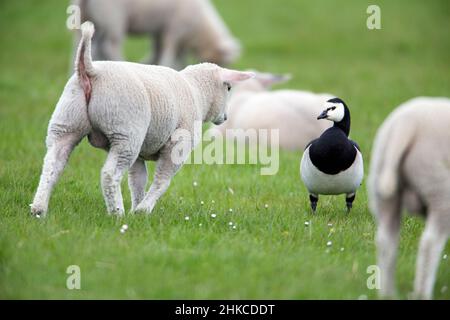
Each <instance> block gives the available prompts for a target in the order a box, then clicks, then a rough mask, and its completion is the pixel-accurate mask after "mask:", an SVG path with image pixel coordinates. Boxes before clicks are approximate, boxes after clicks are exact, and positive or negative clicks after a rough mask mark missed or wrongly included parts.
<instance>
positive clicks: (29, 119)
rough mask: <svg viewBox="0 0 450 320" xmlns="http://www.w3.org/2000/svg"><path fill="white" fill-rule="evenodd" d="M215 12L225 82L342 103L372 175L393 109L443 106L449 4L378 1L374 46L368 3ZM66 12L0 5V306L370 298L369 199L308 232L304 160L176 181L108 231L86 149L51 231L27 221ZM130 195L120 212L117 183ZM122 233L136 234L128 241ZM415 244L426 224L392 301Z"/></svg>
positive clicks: (293, 3)
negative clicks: (284, 77) (247, 80)
mask: <svg viewBox="0 0 450 320" xmlns="http://www.w3.org/2000/svg"><path fill="white" fill-rule="evenodd" d="M214 2H215V4H216V5H217V7H218V8H219V10H220V12H221V14H222V16H223V18H224V19H225V21H226V22H227V24H228V25H229V26H230V28H231V30H232V31H233V33H234V34H235V35H236V36H237V37H238V38H239V39H240V40H241V41H242V44H243V47H244V49H245V51H244V53H243V56H242V58H241V59H240V60H239V61H238V63H236V64H235V65H234V67H236V68H243V69H244V68H255V69H259V70H262V71H274V72H290V73H292V75H293V76H294V78H293V80H292V81H291V82H289V83H288V84H286V85H285V87H289V88H300V89H308V90H313V91H317V92H331V93H333V94H336V95H337V96H339V97H341V98H343V99H344V100H345V101H346V102H347V103H348V105H349V107H350V108H351V111H352V120H353V124H352V138H353V139H354V140H356V141H357V142H359V144H360V146H361V149H362V152H363V154H364V156H365V163H366V169H367V168H368V164H369V161H370V157H369V155H370V149H371V145H372V139H373V136H374V134H375V132H376V128H377V127H378V125H379V124H380V123H381V122H382V120H383V119H384V118H385V116H386V115H387V114H388V113H389V112H390V111H391V110H392V109H393V108H394V107H395V106H397V105H398V104H399V103H401V102H403V101H405V100H407V99H409V98H411V97H414V96H419V95H430V96H449V95H450V56H449V52H450V19H449V17H450V2H448V1H446V0H442V1H435V0H433V1H426V2H425V1H419V0H417V1H406V0H404V1H376V3H377V4H378V5H379V6H380V7H381V14H382V15H381V18H382V29H381V30H372V31H371V30H368V29H367V28H366V18H367V16H368V15H367V14H366V8H367V6H368V5H369V4H372V2H368V1H359V0H353V1H324V0H321V1H297V0H289V1H288V0H286V1H282V2H281V1H274V0H246V1H241V0H227V1H214ZM66 6H67V3H65V1H60V0H46V1H37V0H34V1H32V0H24V1H1V2H0V44H1V50H0V204H1V210H0V298H21V299H22V298H26V299H28V298H44V299H47V298H51V299H54V298H62V299H72V298H75V299H80V298H102V299H103V298H125V299H133V298H147V299H172V298H194V299H202V298H205V299H208V298H219V299H220V298H226V299H229V298H230V299H232V298H236V299H237V298H248V299H254V298H257V299H262V298H270V299H357V298H358V297H360V296H361V295H365V296H367V297H368V298H376V290H369V289H368V288H367V286H366V279H367V277H368V276H369V275H368V274H367V273H366V268H367V267H368V266H369V265H372V264H375V246H374V241H373V239H374V231H375V224H374V220H373V217H372V216H371V214H370V212H369V211H368V207H367V196H366V190H365V185H364V186H363V188H362V189H361V191H360V192H359V193H358V195H357V198H356V201H355V207H354V209H353V211H352V212H351V214H350V215H347V214H346V213H345V210H344V207H345V206H344V200H343V198H341V197H340V198H335V197H334V198H333V197H328V198H327V197H323V198H322V199H321V202H320V203H319V208H318V212H317V214H316V215H314V216H313V215H311V214H310V212H309V209H308V199H307V193H306V190H305V188H304V186H303V185H302V183H301V181H300V179H299V159H300V156H301V154H300V153H290V152H282V153H281V155H280V170H279V172H278V174H277V175H274V176H260V175H259V167H258V166H252V165H247V166H237V165H233V166H221V165H213V166H208V165H189V166H185V167H184V168H183V169H182V170H181V171H180V172H179V173H178V175H177V176H176V177H175V179H174V180H173V183H172V185H171V187H170V189H169V190H168V192H167V193H166V194H165V195H164V197H163V198H162V199H161V201H160V202H159V203H158V205H157V207H156V208H155V210H154V213H153V215H152V216H148V217H144V216H132V215H127V216H126V217H125V218H123V219H116V218H112V217H109V216H107V215H106V210H105V207H104V202H103V198H102V195H101V190H100V169H101V166H102V163H103V161H104V159H105V156H106V154H105V153H104V152H103V151H100V150H97V149H93V148H92V147H90V146H89V145H88V143H87V142H86V141H84V142H83V143H82V144H81V145H80V146H79V147H78V148H77V149H76V150H75V152H74V153H73V155H72V157H71V160H70V162H69V165H68V167H67V168H66V171H65V172H64V175H63V177H62V178H61V180H60V182H59V184H58V185H57V186H56V188H55V192H54V193H53V196H52V199H51V202H50V211H49V215H48V217H47V218H46V219H41V220H38V219H32V218H31V217H30V215H29V207H28V204H29V203H30V202H31V200H32V197H33V193H34V191H35V188H36V186H37V183H38V178H39V174H40V170H41V165H42V160H43V156H44V154H45V145H44V138H45V134H46V128H47V123H48V120H49V118H50V115H51V113H52V111H53V108H54V106H55V103H56V101H57V99H58V97H59V95H60V93H61V92H62V89H63V87H64V84H65V82H66V80H67V71H68V67H69V59H70V51H71V34H70V32H69V31H67V30H66V29H65V19H66V13H65V10H66ZM148 46H149V43H148V40H147V39H132V40H130V41H128V43H127V54H128V58H129V59H131V60H139V59H140V58H141V57H143V56H144V55H145V54H147V53H148ZM150 167H151V168H153V164H151V165H150ZM366 171H367V170H366ZM194 181H196V182H197V183H198V185H197V187H194V186H193V182H194ZM229 189H232V190H233V191H234V193H231V192H230V191H229ZM123 190H124V198H125V202H126V206H127V208H129V206H130V196H129V192H128V189H127V187H126V179H124V181H123ZM201 201H204V202H205V204H204V205H203V206H202V205H201V204H200V202H201ZM212 201H214V202H215V203H212ZM265 204H267V205H268V208H265ZM230 208H232V209H233V212H229V209H230ZM211 213H216V214H217V218H215V219H213V218H211V216H210V215H211ZM186 216H189V217H190V220H188V221H186V220H185V217H186ZM230 221H231V222H233V223H235V224H236V229H232V228H231V227H230V226H229V225H228V223H229V222H230ZM305 221H310V225H309V226H305ZM125 223H126V224H128V225H129V230H128V231H127V232H126V233H125V234H121V233H120V232H119V229H120V227H121V226H122V225H123V224H125ZM329 223H331V224H332V227H329V226H328V224H329ZM422 230H423V222H422V221H421V220H420V219H418V218H405V219H404V221H403V228H402V235H401V245H400V252H399V261H398V272H397V275H398V288H399V292H400V297H401V298H406V297H407V294H408V293H409V292H410V291H411V290H412V283H413V276H414V269H415V258H416V251H417V245H418V240H419V236H420V233H421V231H422ZM327 241H332V243H333V244H332V246H331V247H327V245H326V244H327ZM341 248H344V249H343V251H341ZM445 252H446V253H450V246H449V245H448V244H447V246H446V248H445ZM69 265H78V266H80V268H81V286H82V289H81V290H68V289H67V288H66V278H67V276H68V275H67V274H66V268H67V267H68V266H69ZM448 286H450V265H449V260H448V259H447V260H442V261H441V265H440V269H439V272H438V276H437V281H436V287H435V297H436V298H438V299H449V298H450V290H447V291H445V289H443V288H444V287H448Z"/></svg>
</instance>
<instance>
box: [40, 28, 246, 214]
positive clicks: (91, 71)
mask: <svg viewBox="0 0 450 320" xmlns="http://www.w3.org/2000/svg"><path fill="white" fill-rule="evenodd" d="M81 29H82V38H81V41H80V45H79V48H78V52H77V58H76V62H75V65H76V72H75V74H74V75H73V76H72V77H71V78H70V79H69V81H68V82H67V84H66V87H65V88H64V91H63V93H62V95H61V97H60V99H59V101H58V103H57V105H56V109H55V111H54V113H53V115H52V117H51V119H50V123H49V126H48V132H47V139H46V145H47V153H46V156H45V158H44V164H43V169H42V174H41V178H40V181H39V185H38V188H37V191H36V194H35V197H34V200H33V203H32V204H31V212H32V214H34V215H39V216H40V215H45V214H46V212H47V209H48V202H49V199H50V194H51V191H52V189H53V187H54V185H55V183H56V182H57V180H58V178H59V176H60V175H61V173H62V171H63V169H64V166H65V165H66V163H67V160H68V158H69V156H70V153H71V152H72V150H73V149H74V148H75V146H76V145H77V144H78V143H79V142H80V141H81V140H82V139H83V138H84V137H85V136H88V139H89V142H90V143H91V145H93V146H94V147H97V148H102V149H105V150H107V151H108V156H107V159H106V162H105V164H104V166H103V169H102V172H101V185H102V190H103V195H104V199H105V202H106V207H107V210H108V212H109V213H110V214H117V215H123V213H124V206H123V201H122V194H121V190H120V181H121V179H122V176H123V174H124V172H125V171H126V170H128V169H129V173H128V178H129V179H128V180H129V187H130V190H131V194H132V211H133V212H145V213H151V212H152V210H153V207H154V206H155V204H156V202H157V200H158V199H159V198H160V197H161V196H162V194H163V193H164V192H165V191H166V190H167V188H168V187H169V184H170V181H171V179H172V177H173V176H174V175H175V173H176V172H177V171H178V170H179V169H180V168H181V166H182V164H183V160H186V158H187V157H188V153H189V152H190V151H191V150H192V149H193V147H194V146H195V144H196V143H197V142H198V140H199V137H196V136H195V135H196V133H195V132H196V131H195V130H194V129H195V128H194V126H195V125H196V122H200V123H201V122H214V123H217V124H220V123H222V122H223V121H224V120H225V119H226V114H225V112H226V100H227V96H228V91H229V89H230V87H231V86H233V85H234V84H236V83H238V82H240V81H243V80H246V79H248V78H250V77H252V76H253V74H252V73H250V72H240V71H235V70H229V69H224V68H221V67H219V66H217V65H215V64H211V63H203V64H198V65H192V66H189V67H187V68H185V69H184V70H182V71H180V72H178V71H175V70H173V69H170V68H167V67H163V66H149V65H142V64H137V63H131V62H113V61H97V62H92V58H91V38H92V35H93V33H94V26H93V24H92V23H90V22H86V23H84V24H83V25H82V27H81ZM180 133H181V134H180ZM197 135H198V134H197ZM174 137H177V138H176V139H175V138H174ZM178 153H181V155H179V154H178ZM176 157H178V158H176ZM179 158H181V161H179ZM174 159H178V160H177V161H175V160H174ZM145 160H155V161H156V169H155V176H154V180H153V183H152V184H151V187H150V189H149V191H148V192H147V193H145V186H146V183H147V169H146V164H145Z"/></svg>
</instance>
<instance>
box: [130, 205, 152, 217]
mask: <svg viewBox="0 0 450 320" xmlns="http://www.w3.org/2000/svg"><path fill="white" fill-rule="evenodd" d="M131 213H132V214H146V215H150V214H151V213H152V209H150V208H147V207H143V206H137V207H136V208H135V209H133V210H131Z"/></svg>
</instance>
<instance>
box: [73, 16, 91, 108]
mask: <svg viewBox="0 0 450 320" xmlns="http://www.w3.org/2000/svg"><path fill="white" fill-rule="evenodd" d="M93 35H94V24H93V23H92V22H90V21H86V22H85V23H83V24H82V25H81V40H80V44H79V45H78V51H77V56H76V58H75V72H76V74H77V76H78V79H79V81H80V85H81V87H82V88H83V91H84V96H85V97H86V104H88V103H89V100H90V99H91V93H92V84H91V79H90V78H91V77H92V76H93V75H94V74H95V70H94V66H93V65H92V56H91V39H92V36H93Z"/></svg>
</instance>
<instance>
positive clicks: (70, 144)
mask: <svg viewBox="0 0 450 320" xmlns="http://www.w3.org/2000/svg"><path fill="white" fill-rule="evenodd" d="M82 138H83V134H79V133H61V134H58V135H57V134H51V135H50V136H49V137H48V138H47V153H46V155H45V158H44V165H43V167H42V174H41V178H40V180H39V186H38V188H37V191H36V194H35V196H34V200H33V203H32V204H31V213H32V214H33V215H45V214H46V213H47V209H48V203H49V201H50V195H51V192H52V190H53V187H54V186H55V184H56V182H57V181H58V179H59V177H60V176H61V173H62V172H63V170H64V167H65V166H66V164H67V161H68V159H69V156H70V154H71V152H72V150H73V149H74V148H75V146H76V145H77V144H78V142H80V140H81V139H82Z"/></svg>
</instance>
